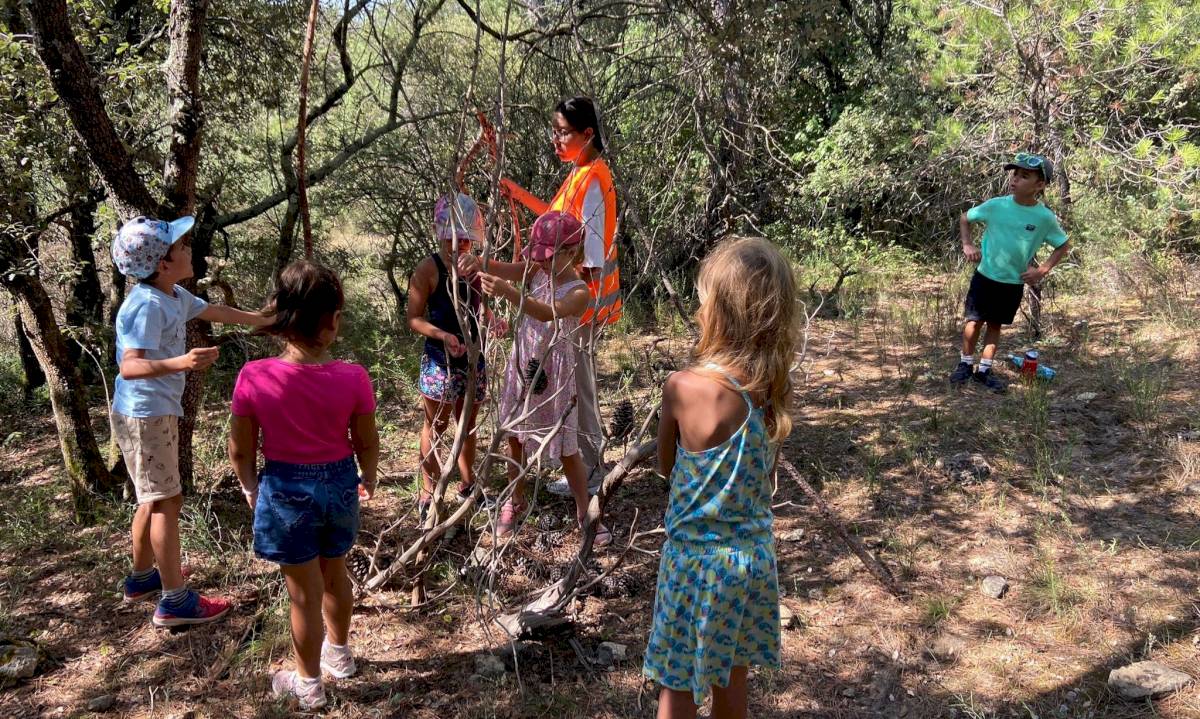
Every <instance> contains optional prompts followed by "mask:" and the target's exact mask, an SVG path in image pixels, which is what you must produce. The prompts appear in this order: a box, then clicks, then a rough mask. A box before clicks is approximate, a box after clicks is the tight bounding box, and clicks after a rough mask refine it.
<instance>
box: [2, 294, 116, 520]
mask: <svg viewBox="0 0 1200 719" xmlns="http://www.w3.org/2000/svg"><path fill="white" fill-rule="evenodd" d="M10 289H11V290H12V292H13V294H14V295H15V296H16V300H17V308H18V311H19V312H20V313H21V321H22V323H23V325H24V330H25V336H26V338H27V339H28V341H29V343H30V344H31V345H32V347H33V351H34V354H36V355H37V358H38V363H39V364H40V365H41V367H42V370H43V371H44V372H45V374H46V384H47V385H48V386H49V388H50V407H51V410H52V411H53V413H54V422H55V424H57V425H58V440H59V446H60V448H61V449H62V456H63V465H64V466H65V468H66V470H67V479H68V480H69V481H70V484H71V498H72V500H73V503H74V508H75V516H76V518H77V519H80V520H83V519H87V518H88V517H90V515H91V509H92V504H93V502H92V496H93V495H94V493H96V492H101V491H108V490H110V489H112V488H114V487H117V486H119V483H117V482H116V481H115V480H114V478H113V476H112V474H111V473H110V472H109V471H108V466H107V464H105V462H104V457H103V455H101V453H100V448H99V446H98V445H97V444H96V436H95V434H93V432H92V424H91V418H90V417H89V416H88V405H87V397H86V395H85V394H84V391H83V389H84V384H83V379H82V378H81V377H80V375H79V368H78V366H77V365H75V363H74V362H72V361H71V358H70V357H69V356H68V354H67V341H66V338H65V337H63V334H62V332H61V331H60V330H59V328H58V320H57V319H55V317H54V309H53V307H52V306H51V304H50V296H49V295H48V294H46V290H45V288H43V287H42V283H41V281H40V280H38V278H37V277H34V276H30V275H17V276H16V277H15V278H14V279H13V280H12V281H11V284H10Z"/></svg>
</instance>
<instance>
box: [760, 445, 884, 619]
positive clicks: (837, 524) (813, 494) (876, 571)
mask: <svg viewBox="0 0 1200 719" xmlns="http://www.w3.org/2000/svg"><path fill="white" fill-rule="evenodd" d="M779 466H780V467H782V468H783V470H784V471H785V472H787V473H788V475H789V476H790V477H791V478H792V479H793V480H795V482H796V484H798V485H800V489H801V491H803V492H804V494H805V495H807V496H808V498H809V499H810V500H812V503H813V505H814V506H816V508H817V511H818V512H820V514H821V518H822V519H824V520H825V523H826V524H828V525H829V526H830V527H831V528H832V529H833V531H834V532H835V533H836V534H837V535H838V536H839V537H841V539H842V542H844V543H845V544H846V546H847V547H849V548H850V551H852V552H854V554H855V556H857V557H858V559H859V561H861V562H862V563H863V566H865V567H866V568H867V571H869V572H870V573H871V574H873V575H874V576H875V578H876V579H878V580H879V582H880V584H882V585H883V586H884V588H886V589H887V590H888V592H889V593H890V594H891V595H892V596H894V597H903V596H904V595H905V592H904V590H903V589H902V588H901V587H900V585H898V584H897V583H896V578H895V577H894V576H893V575H892V572H891V570H890V569H888V568H887V567H886V566H885V565H884V564H883V562H880V561H879V560H878V559H876V558H875V557H874V556H873V555H872V554H871V553H870V552H868V551H867V550H866V548H865V547H863V546H862V542H859V541H858V540H857V539H856V538H855V537H854V535H852V534H850V533H849V532H847V531H846V528H845V526H843V525H842V522H841V520H840V519H838V516H837V514H835V513H834V511H833V509H832V508H830V506H829V505H828V504H826V503H825V500H823V499H821V495H819V494H817V490H815V489H813V488H812V485H810V484H809V483H808V482H806V481H805V480H804V478H803V477H801V476H800V473H799V472H797V471H796V468H795V467H793V466H792V463H791V462H789V461H787V460H786V459H784V458H783V457H782V456H781V457H780V458H779Z"/></svg>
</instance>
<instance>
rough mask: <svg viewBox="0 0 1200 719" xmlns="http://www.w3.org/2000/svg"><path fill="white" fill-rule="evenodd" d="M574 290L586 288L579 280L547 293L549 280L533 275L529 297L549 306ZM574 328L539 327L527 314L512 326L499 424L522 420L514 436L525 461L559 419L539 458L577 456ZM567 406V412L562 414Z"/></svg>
mask: <svg viewBox="0 0 1200 719" xmlns="http://www.w3.org/2000/svg"><path fill="white" fill-rule="evenodd" d="M576 287H587V284H586V283H585V282H584V281H583V280H572V281H570V282H566V283H563V284H561V285H558V286H557V287H553V288H552V287H551V281H550V276H549V275H548V274H546V273H545V272H538V274H537V275H536V276H535V277H534V278H533V281H532V287H531V289H530V292H529V296H530V297H532V298H533V299H535V300H539V301H541V302H545V303H547V304H550V303H552V302H553V301H555V300H561V299H562V298H563V297H565V296H566V295H567V293H568V292H570V291H571V290H573V289H575V288H576ZM551 293H553V294H551ZM578 327H579V318H578V317H560V318H559V319H558V320H556V321H554V322H541V321H539V320H535V319H533V318H532V317H529V316H528V315H525V316H523V317H522V318H521V321H520V324H519V325H518V327H517V332H516V337H515V339H514V340H513V348H512V353H511V354H510V355H509V358H508V368H507V369H506V370H505V374H504V393H503V395H502V396H501V398H500V417H501V421H503V422H505V423H508V422H511V421H512V420H513V419H514V418H522V419H521V421H519V422H518V423H517V425H516V427H515V428H514V431H515V434H516V436H517V437H518V438H519V439H520V441H521V443H522V445H523V446H524V450H525V453H526V456H532V455H533V454H534V453H535V452H537V451H538V449H539V448H540V447H541V446H542V444H543V443H545V442H546V438H547V437H548V436H549V435H550V432H551V430H552V429H553V428H554V426H555V425H557V424H558V421H559V419H560V418H562V417H563V415H564V414H565V415H566V419H565V420H564V421H563V426H562V429H561V430H560V431H559V432H558V433H557V434H555V435H554V437H553V438H551V439H550V440H549V443H548V444H547V446H546V448H545V450H544V451H543V452H542V459H550V460H558V459H561V458H562V457H569V456H571V455H573V454H575V453H576V452H578V451H579V439H578V436H577V434H578V431H579V414H578V411H577V410H576V408H575V405H574V402H573V400H574V399H575V350H574V347H573V342H574V341H575V339H576V335H577V334H578V331H577V330H578ZM568 405H569V406H570V410H568V409H567V407H568Z"/></svg>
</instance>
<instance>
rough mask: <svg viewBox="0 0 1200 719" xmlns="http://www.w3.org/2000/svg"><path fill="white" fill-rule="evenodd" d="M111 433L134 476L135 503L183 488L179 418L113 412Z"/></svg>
mask: <svg viewBox="0 0 1200 719" xmlns="http://www.w3.org/2000/svg"><path fill="white" fill-rule="evenodd" d="M112 424H113V434H114V435H115V436H116V439H117V446H119V447H120V448H121V454H122V455H123V456H124V457H125V466H126V467H127V468H128V469H129V476H130V477H132V478H133V490H134V492H136V493H137V501H138V504H145V503H147V502H155V501H157V500H160V499H167V498H170V497H174V496H175V495H177V494H181V493H182V492H183V486H182V485H181V484H180V481H179V418H178V417H176V416H174V415H167V416H164V417H126V416H125V415H123V414H118V413H116V412H113V414H112Z"/></svg>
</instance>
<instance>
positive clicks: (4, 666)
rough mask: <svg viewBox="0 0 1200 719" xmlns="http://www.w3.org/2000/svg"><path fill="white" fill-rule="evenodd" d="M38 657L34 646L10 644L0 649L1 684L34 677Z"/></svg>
mask: <svg viewBox="0 0 1200 719" xmlns="http://www.w3.org/2000/svg"><path fill="white" fill-rule="evenodd" d="M37 659H38V655H37V649H35V648H34V647H25V646H19V645H8V646H5V647H3V648H2V649H0V685H3V684H6V683H8V682H14V681H16V680H18V679H28V678H29V677H32V676H33V674H34V672H35V671H37Z"/></svg>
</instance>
